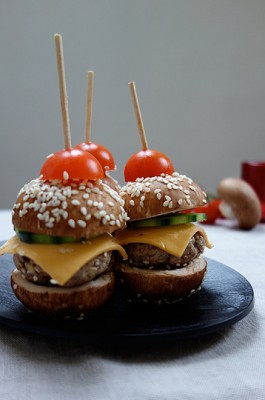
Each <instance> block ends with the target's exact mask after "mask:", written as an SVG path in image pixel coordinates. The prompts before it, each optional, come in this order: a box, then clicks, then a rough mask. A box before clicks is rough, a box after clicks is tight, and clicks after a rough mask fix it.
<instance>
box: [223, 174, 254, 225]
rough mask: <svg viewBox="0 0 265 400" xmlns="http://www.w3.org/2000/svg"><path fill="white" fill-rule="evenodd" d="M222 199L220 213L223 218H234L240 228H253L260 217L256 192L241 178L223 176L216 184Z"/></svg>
mask: <svg viewBox="0 0 265 400" xmlns="http://www.w3.org/2000/svg"><path fill="white" fill-rule="evenodd" d="M217 193H218V195H219V198H220V199H221V200H222V202H221V204H220V210H221V213H222V214H223V216H224V217H225V218H228V219H236V220H237V222H238V226H239V227H240V228H242V229H252V228H254V227H255V226H256V225H257V224H258V223H259V221H260V219H261V204H260V201H259V198H258V196H257V194H256V192H255V191H254V190H253V189H252V187H251V186H250V185H249V184H248V183H247V182H245V181H243V180H242V179H238V178H225V179H223V180H221V181H220V183H219V185H218V186H217Z"/></svg>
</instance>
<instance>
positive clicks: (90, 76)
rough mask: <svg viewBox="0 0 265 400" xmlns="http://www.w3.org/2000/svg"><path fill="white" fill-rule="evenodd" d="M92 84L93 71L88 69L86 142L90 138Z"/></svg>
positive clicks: (88, 141)
mask: <svg viewBox="0 0 265 400" xmlns="http://www.w3.org/2000/svg"><path fill="white" fill-rule="evenodd" d="M93 86H94V71H88V73H87V102H86V129H85V142H86V143H90V139H91V120H92V98H93Z"/></svg>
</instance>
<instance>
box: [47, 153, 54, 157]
mask: <svg viewBox="0 0 265 400" xmlns="http://www.w3.org/2000/svg"><path fill="white" fill-rule="evenodd" d="M53 156H54V153H51V154H49V155H48V156H47V157H46V158H52V157H53Z"/></svg>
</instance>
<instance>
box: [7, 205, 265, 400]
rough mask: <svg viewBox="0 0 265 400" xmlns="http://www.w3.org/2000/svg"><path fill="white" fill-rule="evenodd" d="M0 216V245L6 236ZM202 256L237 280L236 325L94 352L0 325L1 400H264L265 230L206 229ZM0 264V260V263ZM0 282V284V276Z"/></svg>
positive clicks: (9, 230) (84, 346)
mask: <svg viewBox="0 0 265 400" xmlns="http://www.w3.org/2000/svg"><path fill="white" fill-rule="evenodd" d="M10 219H11V217H10V212H9V211H3V212H0V240H5V239H7V238H8V237H9V236H10V235H12V234H13V229H12V226H11V222H10ZM205 230H206V232H207V233H208V236H209V239H210V241H211V242H212V243H213V244H214V248H213V249H212V250H207V251H206V253H205V254H206V255H207V257H209V258H213V259H215V260H218V261H220V262H222V263H223V264H226V265H228V266H230V267H232V268H233V269H235V270H237V271H238V272H240V273H241V274H242V275H244V276H245V277H246V278H247V279H248V281H249V282H250V283H251V285H252V286H253V289H254V292H255V307H254V309H253V310H252V311H251V312H250V314H248V316H247V317H245V318H244V319H243V320H241V321H239V322H237V323H236V324H234V325H232V326H231V327H229V328H226V329H223V330H220V331H219V332H216V333H214V334H211V335H208V336H204V337H200V338H196V339H194V338H193V339H190V340H187V341H185V342H184V343H183V342H181V343H178V342H177V341H176V342H173V343H172V342H170V343H164V344H163V345H162V344H161V343H160V344H157V345H156V344H153V345H152V346H147V347H145V348H143V347H139V348H128V349H118V348H110V347H109V348H100V347H98V348H95V347H92V346H90V345H89V344H83V343H77V342H74V341H68V340H63V339H59V338H51V337H45V336H38V335H31V334H28V333H23V332H21V331H16V330H15V329H11V328H7V327H5V326H1V325H0V398H1V399H3V400H15V399H16V400H17V399H19V400H33V399H34V400H35V399H38V400H42V399H45V400H47V399H55V400H68V399H78V400H82V399H84V400H87V399H93V400H94V399H95V400H117V399H119V398H120V399H123V400H142V399H144V400H171V399H172V400H178V399H179V400H188V399H196V400H214V399H218V400H219V399H221V400H226V399H227V400H228V399H229V400H234V399H238V400H245V399H248V400H249V399H255V400H261V399H262V400H263V399H264V398H265V378H264V376H265V362H264V360H265V302H264V296H265V295H264V293H265V224H260V225H258V226H257V227H256V228H255V229H254V230H252V231H240V230H237V229H235V228H234V227H233V226H231V225H230V224H227V225H225V226H223V225H222V226H208V225H205ZM0 261H1V260H0ZM0 279H1V277H0Z"/></svg>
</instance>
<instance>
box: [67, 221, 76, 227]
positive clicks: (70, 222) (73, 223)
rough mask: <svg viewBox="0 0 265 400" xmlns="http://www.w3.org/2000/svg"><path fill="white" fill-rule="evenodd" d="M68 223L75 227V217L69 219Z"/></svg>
mask: <svg viewBox="0 0 265 400" xmlns="http://www.w3.org/2000/svg"><path fill="white" fill-rule="evenodd" d="M68 225H69V226H70V227H71V228H75V221H74V220H73V219H69V221H68Z"/></svg>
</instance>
